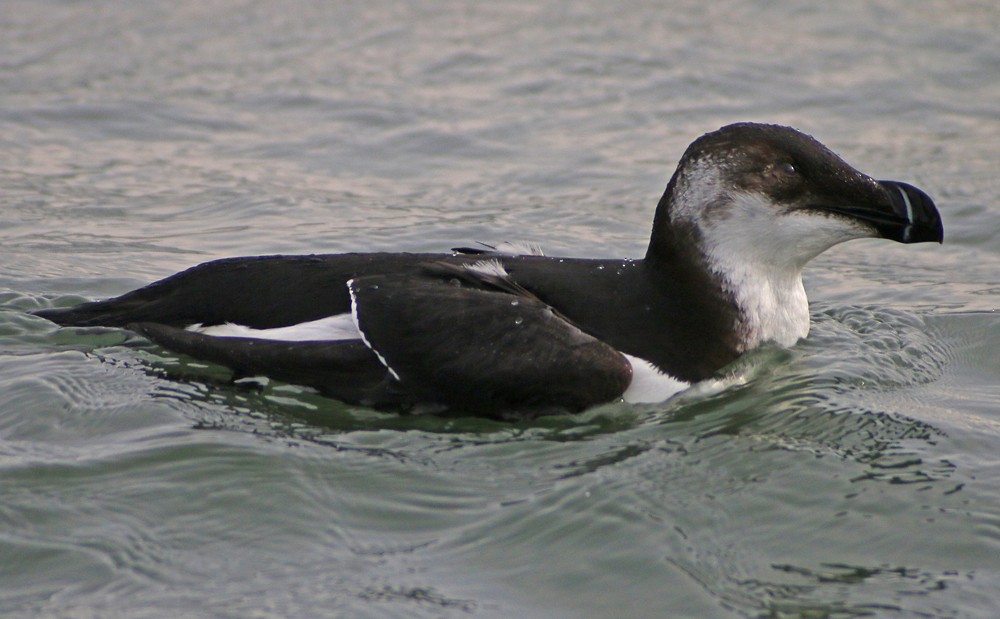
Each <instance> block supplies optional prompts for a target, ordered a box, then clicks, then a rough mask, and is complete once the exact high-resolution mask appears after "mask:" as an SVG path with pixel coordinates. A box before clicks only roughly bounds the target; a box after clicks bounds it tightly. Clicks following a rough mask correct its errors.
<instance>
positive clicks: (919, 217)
mask: <svg viewBox="0 0 1000 619" xmlns="http://www.w3.org/2000/svg"><path fill="white" fill-rule="evenodd" d="M879 185H881V186H882V188H883V189H885V190H886V192H887V193H888V194H889V203H890V204H891V205H892V210H893V212H894V213H895V214H896V215H897V217H898V218H899V219H898V221H896V222H895V223H888V222H887V223H886V224H885V225H883V226H879V225H876V228H877V229H878V231H879V232H880V233H881V234H882V236H883V237H885V238H887V239H892V240H894V241H899V242H900V243H924V242H935V243H941V242H943V241H944V226H942V224H941V214H940V213H938V210H937V207H936V206H934V201H933V200H931V198H930V196H928V195H927V194H926V193H924V192H923V191H921V190H919V189H917V188H916V187H914V186H913V185H908V184H906V183H898V182H896V181H879Z"/></svg>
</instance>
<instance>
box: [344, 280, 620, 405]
mask: <svg viewBox="0 0 1000 619" xmlns="http://www.w3.org/2000/svg"><path fill="white" fill-rule="evenodd" d="M504 275H505V274H504V273H503V272H502V271H500V272H498V273H481V272H477V271H476V270H469V269H465V268H463V267H460V266H453V265H430V266H429V267H428V268H427V269H426V270H425V272H424V273H422V274H409V275H385V276H382V275H379V276H368V277H362V278H358V279H355V280H352V281H351V282H349V284H348V285H349V287H350V291H351V297H352V304H353V307H352V311H353V313H354V317H355V321H356V324H357V326H358V329H359V331H360V332H361V334H362V336H363V338H364V342H365V343H366V344H367V345H368V346H370V347H371V349H372V350H373V351H374V352H375V353H376V354H377V355H378V357H379V359H380V360H381V361H382V362H383V363H384V364H385V365H386V367H387V368H388V369H389V371H390V373H391V374H392V375H393V376H394V377H395V378H396V380H398V381H399V383H400V386H401V387H403V388H405V389H407V390H412V391H413V392H415V393H418V394H420V395H421V396H423V397H425V398H427V399H430V400H434V401H438V402H441V403H443V404H446V405H449V406H452V407H458V408H470V407H472V408H477V409H480V410H481V409H488V408H494V409H505V408H507V409H514V410H530V409H547V408H562V409H570V410H579V409H583V408H586V407H588V406H593V405H594V404H598V403H601V402H607V401H610V400H613V399H615V398H617V397H619V396H620V395H621V394H622V392H623V391H624V390H625V389H626V388H627V387H628V385H629V383H630V381H631V377H632V375H631V371H632V370H631V366H630V364H629V363H628V361H627V360H626V359H625V357H624V356H623V355H622V354H620V353H619V352H617V351H616V350H615V349H613V348H612V347H611V346H609V345H607V344H605V343H604V342H601V341H600V340H598V339H596V338H594V337H592V336H590V335H588V334H587V333H584V332H583V331H581V330H580V329H579V328H577V327H576V326H575V325H573V324H572V323H571V322H569V321H568V320H567V319H565V318H564V317H562V316H561V315H560V314H559V313H558V312H556V311H554V310H553V309H552V308H550V307H548V306H547V305H546V304H545V303H543V302H542V301H540V300H538V299H537V298H535V297H534V296H533V295H531V294H530V293H528V292H527V291H525V290H523V289H521V288H520V287H519V286H518V285H517V284H516V283H514V282H512V281H510V280H508V279H505V278H504Z"/></svg>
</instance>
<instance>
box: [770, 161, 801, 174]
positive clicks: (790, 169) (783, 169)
mask: <svg viewBox="0 0 1000 619" xmlns="http://www.w3.org/2000/svg"><path fill="white" fill-rule="evenodd" d="M774 170H775V171H776V172H778V173H779V174H784V175H786V176H795V172H796V171H795V166H794V165H792V164H791V163H790V162H788V161H784V162H782V163H778V164H775V166H774Z"/></svg>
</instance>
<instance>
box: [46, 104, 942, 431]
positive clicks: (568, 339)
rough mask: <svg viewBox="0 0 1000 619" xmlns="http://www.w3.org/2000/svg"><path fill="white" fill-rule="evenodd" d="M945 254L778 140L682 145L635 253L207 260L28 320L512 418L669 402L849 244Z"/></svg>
mask: <svg viewBox="0 0 1000 619" xmlns="http://www.w3.org/2000/svg"><path fill="white" fill-rule="evenodd" d="M861 237H879V238H885V239H891V240H893V241H898V242H900V243H919V242H924V241H936V242H941V241H942V240H943V228H942V224H941V217H940V215H939V213H938V211H937V209H936V207H935V206H934V203H933V202H932V201H931V199H930V198H929V197H928V196H927V194H925V193H924V192H923V191H921V190H919V189H917V188H916V187H913V186H911V185H908V184H906V183H900V182H895V181H877V180H874V179H872V178H871V177H869V176H866V175H864V174H862V173H861V172H859V171H857V170H855V169H854V168H852V167H851V166H849V165H848V164H847V163H845V162H844V161H843V160H842V159H840V158H839V157H838V156H837V155H835V154H834V153H833V152H831V151H830V150H829V149H827V148H826V147H825V146H823V145H822V144H820V143H819V142H818V141H817V140H815V139H813V138H812V137H810V136H808V135H805V134H803V133H800V132H799V131H796V130H795V129H792V128H789V127H782V126H777V125H763V124H754V123H739V124H733V125H729V126H726V127H723V128H721V129H719V130H718V131H714V132H712V133H708V134H706V135H704V136H702V137H700V138H698V139H697V140H695V142H694V143H692V144H691V146H690V147H688V149H687V151H686V152H685V153H684V155H683V157H682V158H681V160H680V163H679V164H678V166H677V170H676V171H675V172H674V174H673V177H672V178H671V179H670V182H669V183H668V184H667V188H666V191H665V192H664V193H663V197H662V198H661V199H660V202H659V204H658V206H657V208H656V214H655V217H654V219H653V231H652V236H651V238H650V241H649V247H648V250H647V251H646V255H645V257H643V258H641V259H639V258H637V259H624V260H603V259H602V260H594V259H578V258H551V257H545V256H542V255H537V254H538V253H539V252H537V251H534V248H531V251H528V252H526V253H524V254H516V255H515V254H512V253H510V252H508V251H506V248H496V249H494V248H484V249H479V250H454V251H453V252H452V253H450V254H410V253H351V254H336V255H303V256H260V257H242V258H230V259H224V260H215V261H212V262H207V263H204V264H201V265H199V266H195V267H193V268H191V269H188V270H186V271H183V272H181V273H178V274H176V275H173V276H171V277H168V278H166V279H163V280H160V281H158V282H155V283H152V284H150V285H148V286H145V287H143V288H140V289H138V290H134V291H132V292H129V293H127V294H124V295H122V296H120V297H117V298H113V299H109V300H105V301H96V302H90V303H84V304H81V305H77V306H75V307H66V308H55V309H45V310H41V311H38V312H36V314H37V315H39V316H43V317H45V318H48V319H49V320H52V321H54V322H56V323H58V324H60V325H67V326H93V325H102V326H109V327H124V328H127V329H131V330H133V331H136V332H138V333H140V334H143V335H144V336H146V337H148V338H149V339H150V340H152V341H153V342H156V343H157V344H159V345H161V346H163V347H165V348H167V349H170V350H174V351H178V352H181V353H185V354H188V355H190V356H192V357H196V358H199V359H205V360H208V361H212V362H215V363H218V364H221V365H224V366H227V367H229V368H231V369H232V370H233V371H234V372H235V373H236V375H238V376H248V375H266V376H270V377H272V378H276V379H279V380H283V381H287V382H291V383H297V384H301V385H306V386H310V387H314V388H316V389H318V390H319V391H320V392H322V393H324V394H327V395H329V396H331V397H334V398H338V399H340V400H343V401H346V402H349V403H357V404H362V405H367V406H372V407H376V408H381V409H392V410H404V411H405V410H412V409H413V408H414V407H416V406H424V405H430V406H439V407H441V408H448V409H452V410H458V411H462V412H465V413H471V414H479V415H488V416H500V417H506V416H511V415H524V416H531V415H537V414H543V413H547V412H553V411H580V410H582V409H585V408H587V407H590V406H593V405H596V404H599V403H603V402H609V401H613V400H616V399H622V398H624V399H625V400H626V401H639V402H642V401H647V402H651V401H660V400H664V399H666V398H668V397H669V396H671V395H672V394H674V393H676V392H678V391H680V390H682V389H684V388H686V387H687V386H689V385H691V384H692V383H695V382H698V381H702V380H704V379H707V378H710V377H713V376H714V375H716V374H717V373H718V371H719V370H720V369H721V368H723V367H724V366H725V365H727V364H728V363H730V362H731V361H733V360H734V359H736V358H737V357H738V356H740V355H741V354H742V353H745V352H747V351H750V350H753V349H754V348H757V347H758V346H760V345H761V344H764V343H765V342H774V343H777V344H778V345H781V346H791V345H792V344H794V343H795V342H796V341H798V340H799V339H801V338H804V337H806V335H807V334H808V333H809V307H808V302H807V300H806V293H805V290H804V289H803V286H802V269H803V267H804V266H805V265H806V263H807V262H809V260H811V259H812V258H814V257H815V256H817V255H818V254H820V253H821V252H823V251H824V250H826V249H828V248H830V247H832V246H833V245H836V244H838V243H841V242H843V241H848V240H850V239H856V238H861Z"/></svg>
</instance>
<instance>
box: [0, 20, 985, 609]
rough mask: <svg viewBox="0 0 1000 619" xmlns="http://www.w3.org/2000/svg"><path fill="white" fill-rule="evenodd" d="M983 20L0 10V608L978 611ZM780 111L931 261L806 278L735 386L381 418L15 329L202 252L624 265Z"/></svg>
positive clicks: (92, 338) (43, 329)
mask: <svg viewBox="0 0 1000 619" xmlns="http://www.w3.org/2000/svg"><path fill="white" fill-rule="evenodd" d="M998 31H1000V10H998V9H997V7H996V6H995V3H992V2H966V3H962V4H955V3H950V2H943V1H930V2H923V3H920V4H919V5H918V4H914V3H906V2H903V0H885V1H881V2H862V1H860V0H857V1H855V0H850V1H848V2H846V3H838V4H836V5H833V4H830V5H815V6H812V5H810V6H806V5H801V4H799V3H792V2H787V1H777V2H765V1H755V2H741V3H737V2H732V1H729V0H724V1H722V2H716V3H708V4H706V3H702V2H690V1H685V0H681V1H675V2H669V3H652V2H640V1H635V2H632V1H629V2H624V3H613V4H611V3H599V2H592V1H589V0H584V1H582V2H572V3H569V2H551V3H535V2H513V3H492V4H487V3H466V2H444V3H432V2H419V1H417V2H410V3H406V4H399V3H390V2H382V1H379V0H375V1H368V2H364V3H359V2H337V3H305V2H292V1H285V0H276V1H273V2H223V1H221V0H219V1H210V2H188V1H181V2H173V3H131V2H123V1H111V0H103V1H102V0H98V1H95V2H88V3H75V2H61V1H52V2H28V1H16V0H15V1H12V2H6V3H5V4H4V6H3V17H2V18H0V205H2V208H0V267H2V268H0V394H2V398H0V612H2V614H3V615H4V616H10V617H164V616H170V617H237V616H238V617H246V616H255V617H291V616H310V617H323V616H329V617H404V616H405V617H467V616H473V617H512V616H519V617H547V618H549V617H855V616H878V617H993V616H995V614H996V610H995V608H996V607H997V606H998V605H1000V594H998V593H997V592H998V591H1000V466H998V461H997V458H996V454H997V453H998V451H1000V406H998V404H997V402H998V401H1000V381H998V378H1000V355H998V353H997V351H998V350H1000V318H998V317H997V314H996V308H997V298H998V294H1000V276H998V273H1000V268H998V267H1000V236H998V235H997V232H996V231H997V230H998V229H1000V209H998V207H997V205H996V196H997V195H998V194H1000V191H998V189H1000V186H998V183H997V175H996V168H997V161H998V160H997V144H998V143H1000V108H998V107H997V101H1000V81H998V80H997V75H996V67H997V66H1000V47H998V46H997V39H996V33H997V32H998ZM740 120H754V121H764V122H779V123H783V124H790V125H793V126H796V127H798V128H800V129H802V130H804V131H806V132H808V133H811V134H813V135H815V136H816V137H817V138H818V139H820V140H821V141H823V142H824V143H826V144H828V145H829V146H830V147H832V148H833V149H834V150H835V151H837V152H839V153H840V154H842V155H843V156H844V157H845V158H846V159H847V160H848V161H849V162H851V163H852V164H854V165H856V166H858V167H859V168H860V169H862V170H864V171H866V172H868V173H871V174H873V175H875V176H876V177H878V178H890V179H898V180H902V181H907V182H911V183H913V184H916V185H918V186H920V187H921V188H923V189H925V190H926V191H928V192H929V193H930V194H931V195H932V196H933V197H934V198H935V200H936V201H937V203H938V205H939V206H940V208H941V211H942V214H943V217H944V222H945V238H946V242H945V244H944V245H943V246H931V245H920V246H905V247H904V246H901V245H896V244H891V243H887V242H879V241H858V242H852V243H849V244H846V245H843V246H841V247H838V248H836V249H835V250H833V251H831V252H829V253H828V254H826V255H824V256H822V257H821V258H820V259H818V260H817V261H816V262H815V263H814V264H813V265H812V266H811V267H810V269H809V270H808V272H807V281H806V284H807V288H808V290H809V292H810V298H811V301H812V317H813V328H812V333H811V335H810V337H809V338H808V339H807V340H805V341H804V342H802V343H800V344H799V345H797V346H795V347H794V348H792V349H790V350H762V351H759V352H758V353H755V354H753V355H750V356H749V357H747V358H746V359H744V360H742V361H741V362H740V363H741V364H743V366H742V368H741V369H742V371H744V372H745V373H746V374H747V375H748V376H749V377H750V380H748V381H747V382H746V384H744V385H741V386H734V387H733V388H731V389H728V390H726V391H724V392H722V393H718V394H716V395H713V396H708V397H681V398H678V399H677V400H675V401H671V402H668V403H666V404H663V405H658V406H648V407H631V406H625V405H619V404H611V405H607V406H603V407H600V408H597V409H594V410H591V411H588V412H586V413H584V414H582V415H580V416H576V417H570V416H566V417H556V418H552V419H545V420H541V421H537V422H532V423H524V424H506V423H498V422H492V421H487V420H477V419H443V418H438V417H400V416H395V415H387V414H382V413H377V412H375V411H371V410H367V409H363V408H357V407H348V406H344V405H342V404H339V403H337V402H333V401H330V400H326V399H323V398H320V397H318V396H315V395H313V394H310V393H307V392H305V391H303V390H301V389H299V388H296V387H294V386H289V385H284V384H280V383H270V384H267V385H265V386H263V387H261V388H257V389H253V388H249V387H247V386H246V385H244V386H234V385H231V384H229V382H228V381H229V376H228V373H227V372H225V371H224V370H223V369H221V368H218V367H214V366H210V365H205V364H200V363H197V362H194V361H193V360H191V359H187V358H179V357H177V356H175V355H172V354H170V353H168V352H166V351H164V350H162V349H160V348H158V347H155V346H152V345H151V344H149V343H148V342H146V341H144V340H142V339H141V338H138V337H136V336H133V335H130V334H128V333H126V332H122V331H117V330H110V329H86V330H59V329H56V328H54V326H53V325H51V324H49V323H47V322H46V321H43V320H40V319H36V318H33V317H31V316H29V315H27V314H26V312H27V311H28V310H31V309H35V308H38V307H44V306H49V305H53V304H70V303H73V302H78V301H83V300H87V299H96V298H102V297H107V296H112V295H115V294H120V293H122V292H125V291H127V290H129V289H131V288H134V287H136V286H139V285H143V284H145V283H148V282H149V281H152V280H154V279H157V278H160V277H163V276H166V275H169V274H171V273H173V272H175V271H178V270H180V269H183V268H186V267H189V266H192V265H194V264H197V263H199V262H202V261H205V260H210V259H214V258H221V257H226V256H233V255H250V254H266V253H312V252H336V251H353V250H358V251H364V250H384V249H402V250H410V251H440V250H447V249H448V248H450V247H453V246H457V245H468V244H470V243H473V242H476V241H484V242H495V241H504V240H521V239H525V240H529V241H534V242H538V243H540V244H542V245H543V247H544V248H545V249H546V251H547V253H548V254H549V255H572V256H640V255H641V254H642V252H643V250H644V247H645V243H646V240H647V237H648V230H649V226H650V221H651V218H652V212H653V208H654V206H655V203H656V200H657V199H658V197H659V194H660V193H661V192H662V190H663V187H664V185H665V184H666V181H667V179H668V178H669V175H670V173H671V172H672V170H673V166H674V165H675V163H676V161H677V159H678V158H679V157H680V154H681V153H682V152H683V149H684V148H685V146H686V145H687V144H688V143H689V142H690V141H691V140H693V139H694V138H695V137H697V136H698V135H700V134H702V133H704V132H706V131H710V130H714V129H716V128H718V127H719V126H721V125H723V124H727V123H729V122H734V121H740Z"/></svg>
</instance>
